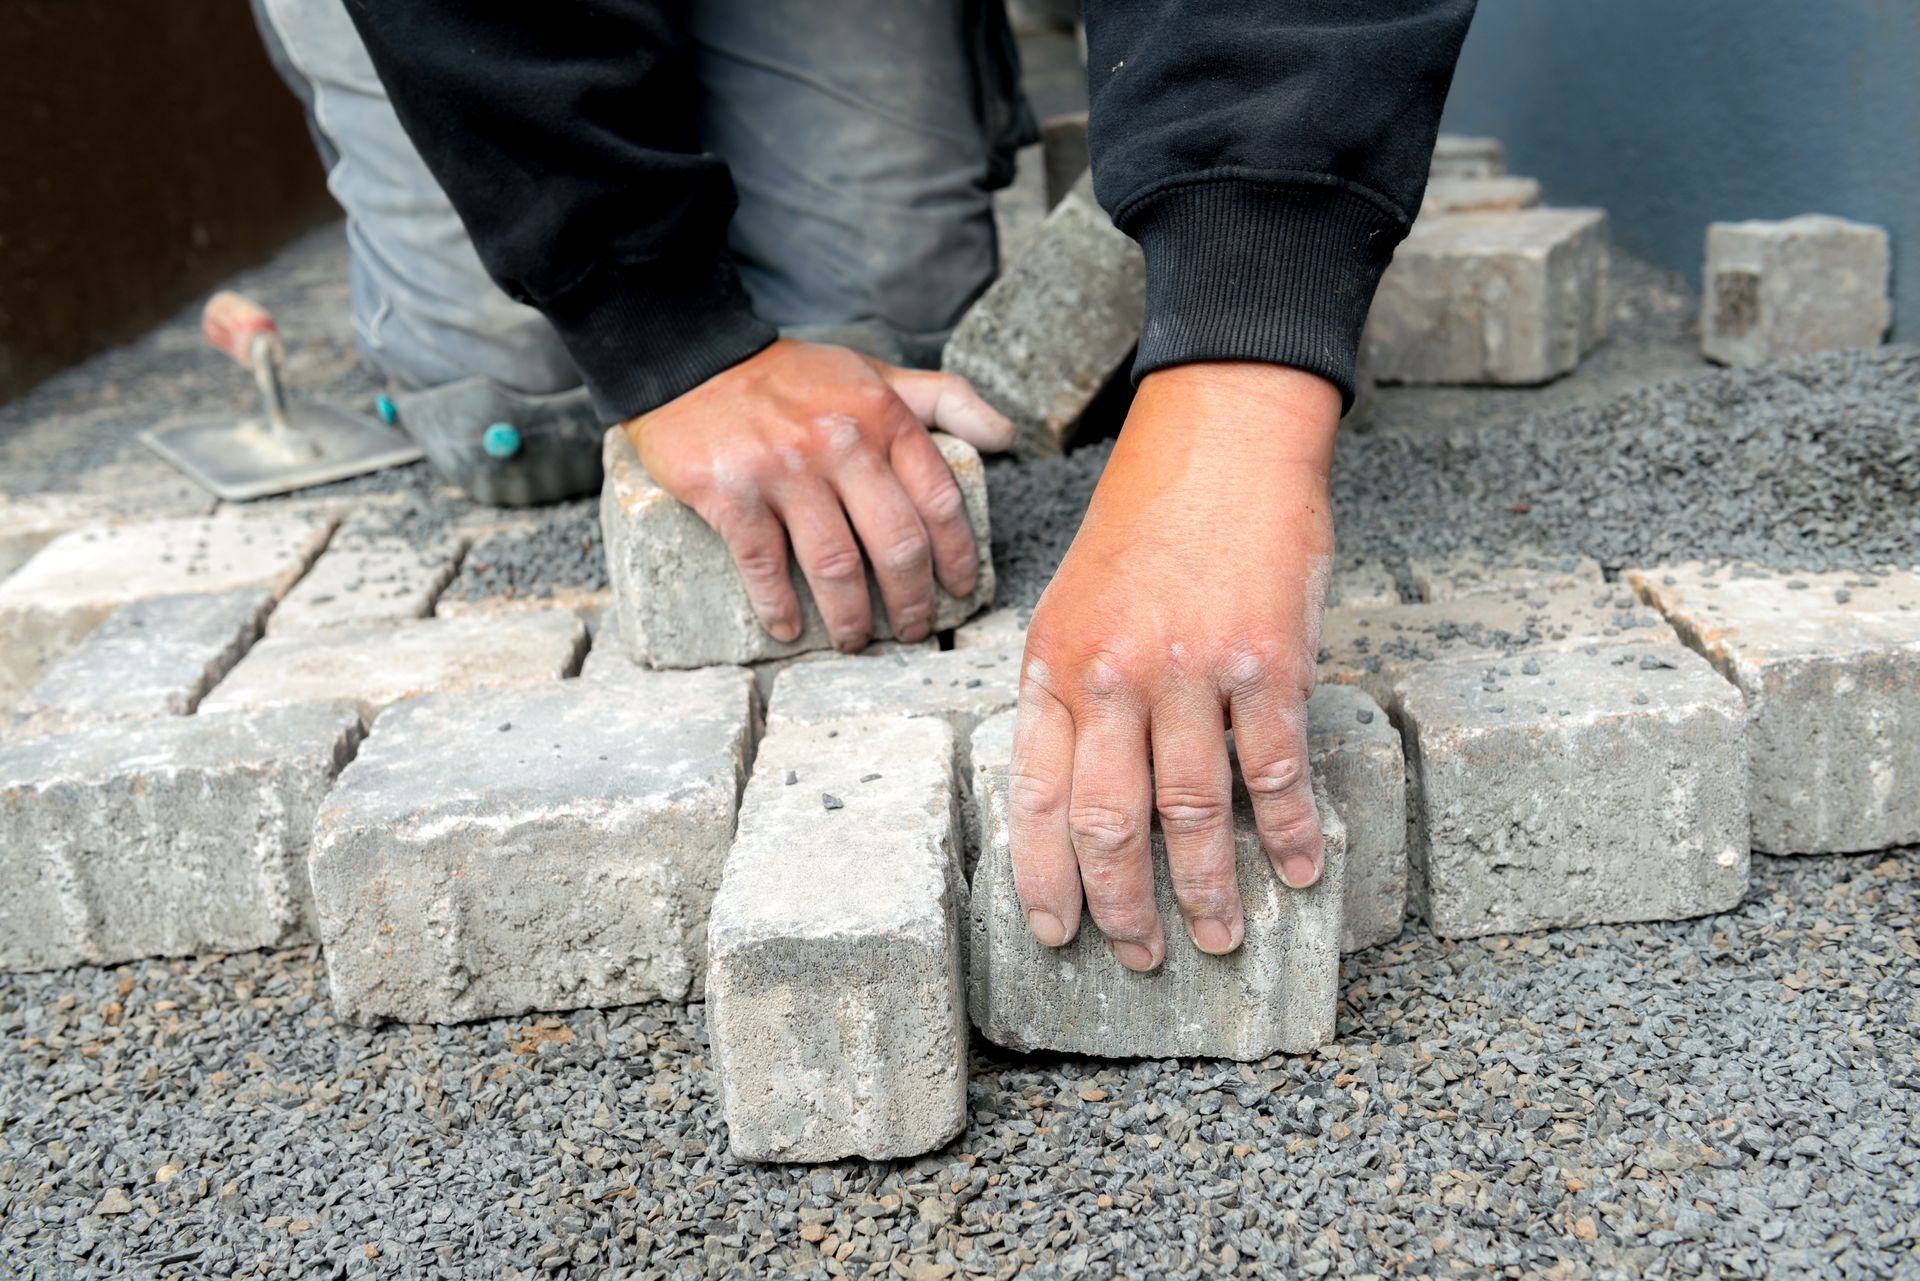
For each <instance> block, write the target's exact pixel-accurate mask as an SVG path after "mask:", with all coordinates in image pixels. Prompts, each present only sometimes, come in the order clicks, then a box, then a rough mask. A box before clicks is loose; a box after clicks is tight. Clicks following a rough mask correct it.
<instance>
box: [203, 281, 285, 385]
mask: <svg viewBox="0 0 1920 1281" xmlns="http://www.w3.org/2000/svg"><path fill="white" fill-rule="evenodd" d="M200 332H201V333H202V334H204V335H206V339H207V342H208V343H209V344H210V345H211V346H212V347H213V348H214V349H215V350H217V351H224V352H225V353H227V355H229V356H231V357H233V359H234V360H235V361H237V362H238V363H239V365H240V367H241V368H242V369H252V368H253V367H254V365H253V359H254V346H255V344H256V343H258V342H259V341H260V340H261V339H262V338H264V339H266V340H267V343H268V345H269V347H270V348H271V349H272V352H273V358H274V359H275V360H285V359H286V356H287V349H286V347H285V346H283V345H282V344H281V342H280V331H279V330H278V329H276V328H275V327H274V323H273V315H272V313H270V312H268V310H267V309H266V308H265V307H262V306H261V305H260V304H259V303H257V302H255V301H254V300H253V299H251V298H249V297H247V296H246V295H245V294H237V293H235V292H233V291H232V290H231V289H222V290H221V291H220V292H219V293H217V294H215V295H214V296H213V297H211V298H209V299H207V305H206V307H205V308H203V309H202V310H201V312H200Z"/></svg>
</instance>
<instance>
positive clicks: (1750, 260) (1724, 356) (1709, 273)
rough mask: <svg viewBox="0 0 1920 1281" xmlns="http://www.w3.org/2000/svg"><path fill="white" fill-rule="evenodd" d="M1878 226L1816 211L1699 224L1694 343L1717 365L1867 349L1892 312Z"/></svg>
mask: <svg viewBox="0 0 1920 1281" xmlns="http://www.w3.org/2000/svg"><path fill="white" fill-rule="evenodd" d="M1891 268H1892V256H1891V253H1890V251H1889V247H1888V242H1887V233H1886V232H1885V231H1884V230H1882V229H1881V228H1879V227H1875V226H1872V225H1870V224H1867V223H1862V222H1849V221H1847V220H1846V219H1844V218H1830V217H1827V216H1825V215H1823V214H1807V215H1805V216H1802V217H1799V218H1788V219H1785V220H1784V221H1780V222H1757V221H1756V222H1715V223H1709V224H1707V253H1706V264H1705V266H1704V267H1703V268H1702V272H1701V276H1702V281H1701V285H1702V295H1703V296H1702V298H1701V302H1700V350H1701V353H1702V354H1703V355H1705V356H1706V358H1707V359H1708V360H1714V361H1718V362H1720V363H1721V364H1723V365H1755V364H1758V363H1760V362H1761V361H1763V360H1771V359H1773V358H1774V357H1776V356H1788V355H1793V354H1795V353H1798V352H1811V351H1833V350H1837V349H1840V348H1845V347H1872V346H1874V345H1876V344H1877V343H1879V341H1880V340H1881V339H1882V338H1883V337H1885V335H1886V332H1887V324H1888V322H1889V320H1890V319H1891V317H1892V302H1891V300H1890V298H1889V295H1888V278H1889V274H1890V271H1891Z"/></svg>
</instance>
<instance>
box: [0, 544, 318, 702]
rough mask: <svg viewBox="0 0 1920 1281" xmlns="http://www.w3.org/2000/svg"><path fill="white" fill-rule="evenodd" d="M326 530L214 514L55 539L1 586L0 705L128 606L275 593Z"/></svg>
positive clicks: (307, 560)
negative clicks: (260, 590) (245, 590)
mask: <svg viewBox="0 0 1920 1281" xmlns="http://www.w3.org/2000/svg"><path fill="white" fill-rule="evenodd" d="M332 528H333V527H332V525H331V523H330V522H329V521H328V520H325V519H319V518H298V517H291V516H284V517H283V516H268V515H256V516H224V515H223V516H216V517H210V518H207V519H174V520H154V521H141V522H138V523H130V524H124V525H94V526H89V527H87V528H85V529H75V530H71V531H69V532H67V533H65V534H62V535H60V536H59V537H57V538H55V539H54V540H53V541H51V542H50V543H48V544H47V545H46V546H45V547H43V548H42V549H41V550H40V551H39V552H38V553H36V554H35V555H34V557H33V559H31V560H29V561H28V562H27V563H26V564H25V565H23V566H21V567H20V568H19V569H18V570H16V571H15V572H14V574H13V575H12V576H11V577H9V578H8V579H6V580H5V581H4V582H0V707H6V706H11V705H12V704H13V703H14V702H15V701H17V700H18V699H19V697H20V696H21V695H22V694H24V693H25V692H26V691H27V690H29V689H31V688H32V687H33V686H34V684H35V683H36V682H38V681H39V679H40V678H41V677H42V676H44V675H45V674H46V672H47V669H48V668H50V667H52V666H53V664H54V663H55V662H57V661H59V660H60V659H61V658H62V657H64V656H65V655H66V654H67V653H68V652H69V651H70V650H72V649H73V647H74V646H76V645H78V644H79V643H80V641H81V639H82V638H83V637H84V636H86V634H87V633H88V632H90V631H92V630H93V629H94V628H95V627H97V626H98V625H99V624H100V623H102V622H104V621H105V620H106V617H107V615H109V614H111V613H112V612H113V611H114V610H116V609H118V608H119V607H120V606H122V605H125V604H127V603H128V602H129V601H136V600H145V599H147V598H149V597H153V596H178V595H182V594H186V593H198V594H213V593H219V592H226V591H232V590H234V589H235V588H241V587H264V588H266V589H267V590H269V591H271V592H272V593H273V594H274V595H275V596H284V595H285V594H286V593H287V590H288V589H289V588H291V587H292V586H293V584H294V581H295V580H296V579H298V578H299V577H300V575H301V574H303V573H304V572H306V568H307V566H308V565H310V564H312V563H313V559H314V557H316V556H318V555H319V554H320V549H321V548H322V547H323V546H325V544H326V541H327V537H328V535H329V534H330V533H331V532H332Z"/></svg>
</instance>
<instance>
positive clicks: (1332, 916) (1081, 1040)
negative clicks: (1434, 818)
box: [967, 713, 1347, 1059]
mask: <svg viewBox="0 0 1920 1281" xmlns="http://www.w3.org/2000/svg"><path fill="white" fill-rule="evenodd" d="M1013 719H1014V718H1013V715H1012V714H1010V713H1009V714H1006V715H1002V716H997V717H995V718H993V719H992V720H989V721H987V722H985V723H983V724H982V725H981V726H980V727H979V728H978V729H977V730H975V731H974V734H973V750H972V755H973V773H974V778H973V785H974V791H975V793H976V795H977V796H978V798H979V803H978V807H977V813H978V818H977V820H976V821H977V822H978V824H979V827H978V829H977V835H976V840H977V841H978V843H979V846H980V858H979V863H978V865H977V866H976V867H975V869H974V873H973V889H972V896H971V908H970V916H971V923H970V940H969V950H968V961H967V966H968V1007H969V1009H970V1011H971V1013H972V1016H973V1021H974V1024H975V1025H976V1026H977V1027H979V1029H980V1030H981V1031H982V1032H984V1033H985V1034H986V1035H987V1037H988V1038H989V1039H991V1040H993V1041H996V1042H998V1043H999V1044H1001V1045H1005V1046H1009V1047H1011V1048H1013V1049H1019V1050H1057V1051H1064V1052H1066V1053H1070V1054H1097V1055H1101V1056H1103V1057H1117V1058H1133V1057H1140V1058H1168V1057H1173V1056H1176V1055H1178V1056H1188V1055H1194V1056H1201V1057H1206V1058H1229V1059H1261V1058H1265V1057H1266V1056H1267V1055H1269V1054H1274V1053H1289V1054H1298V1053H1304V1052H1306V1051H1308V1050H1311V1049H1313V1048H1314V1047H1316V1046H1319V1045H1323V1044H1325V1043H1326V1042H1327V1041H1328V1040H1330V1039H1331V1038H1332V1036H1333V1021H1334V1003H1335V999H1336V997H1337V992H1338V985H1339V976H1340V928H1341V910H1342V909H1341V900H1342V895H1343V893H1344V890H1345V867H1346V862H1347V858H1346V849H1347V832H1346V827H1345V825H1344V824H1343V823H1342V822H1341V820H1340V817H1339V815H1338V814H1337V813H1336V812H1335V811H1334V808H1333V805H1332V803H1331V802H1330V801H1329V800H1328V798H1327V796H1326V794H1325V792H1324V791H1323V790H1321V789H1320V788H1318V787H1316V788H1315V792H1314V795H1315V799H1316V800H1317V801H1318V802H1319V805H1320V822H1321V831H1322V833H1323V834H1324V836H1325V838H1326V846H1327V864H1326V873H1325V874H1324V875H1323V876H1322V877H1321V878H1320V880H1319V881H1318V882H1316V883H1315V884H1314V885H1313V886H1312V887H1311V888H1309V889H1306V890H1290V889H1288V888H1287V887H1286V886H1284V885H1282V884H1281V883H1280V878H1279V877H1278V876H1277V875H1275V873H1274V871H1273V864H1272V863H1271V862H1270V861H1269V860H1268V858H1267V855H1266V851H1265V849H1264V848H1263V847H1262V846H1261V844H1260V838H1259V834H1258V833H1257V832H1256V831H1255V829H1254V825H1253V814H1252V811H1251V809H1250V808H1249V807H1248V803H1247V800H1246V797H1245V795H1244V793H1242V794H1241V795H1240V796H1239V797H1238V798H1237V800H1236V812H1235V816H1234V845H1235V848H1236V851H1237V853H1238V858H1239V862H1238V876H1239V882H1240V897H1241V901H1242V902H1243V903H1244V904H1245V908H1246V941H1245V942H1244V943H1242V944H1241V946H1240V947H1239V949H1238V950H1237V951H1235V952H1233V953H1232V954H1231V955H1228V956H1210V955H1208V954H1207V953H1205V952H1202V951H1200V949H1199V948H1197V947H1195V946H1194V945H1193V940H1192V939H1191V938H1189V937H1188V935H1187V927H1186V922H1185V918H1184V917H1182V916H1181V914H1180V906H1179V903H1178V901H1177V900H1176V899H1175V898H1174V895H1173V884H1172V881H1171V880H1170V879H1169V876H1168V871H1167V854H1166V845H1165V842H1164V840H1163V838H1162V836H1161V834H1160V829H1159V824H1158V823H1157V822H1156V823H1155V825H1154V830H1153V840H1152V845H1153V849H1152V857H1153V861H1154V889H1155V894H1156V897H1157V899H1158V904H1159V909H1160V917H1161V922H1162V926H1163V928H1164V930H1165V933H1166V940H1167V951H1166V960H1165V962H1164V963H1163V964H1162V965H1161V967H1160V968H1159V969H1158V970H1156V971H1154V972H1153V973H1152V974H1136V973H1134V972H1133V971H1131V970H1129V969H1127V968H1125V967H1124V966H1122V965H1121V964H1120V962H1119V961H1117V960H1115V959H1114V957H1113V953H1112V952H1111V951H1110V950H1109V949H1108V947H1107V944H1106V942H1105V940H1104V939H1102V938H1101V936H1100V930H1099V927H1098V926H1097V925H1095V924H1094V923H1093V921H1092V920H1091V919H1090V918H1086V917H1083V918H1082V920H1081V924H1080V932H1079V933H1078V934H1077V935H1075V937H1074V939H1073V941H1072V942H1070V943H1068V944H1067V945H1066V946H1065V947H1061V948H1048V947H1043V946H1042V945H1041V944H1040V943H1038V942H1037V941H1035V939H1034V938H1033V936H1032V934H1031V933H1029V932H1028V930H1027V922H1026V913H1025V911H1024V910H1023V909H1022V907H1021V905H1020V899H1019V895H1018V894H1017V893H1016V892H1015V889H1014V882H1013V856H1012V850H1011V847H1010V845H1009V842H1008V826H1007V823H1008V814H1007V763H1008V761H1009V759H1010V758H1011V756H1012V742H1013Z"/></svg>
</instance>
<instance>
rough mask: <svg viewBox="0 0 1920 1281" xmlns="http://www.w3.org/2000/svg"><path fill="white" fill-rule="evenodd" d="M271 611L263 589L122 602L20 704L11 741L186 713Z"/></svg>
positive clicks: (248, 642) (256, 635) (268, 595)
mask: <svg viewBox="0 0 1920 1281" xmlns="http://www.w3.org/2000/svg"><path fill="white" fill-rule="evenodd" d="M272 608H273V593H272V592H271V591H268V590H267V589H266V588H264V587H242V588H238V589H236V590H234V591H230V592H221V593H219V594H218V595H213V596H199V595H191V596H155V597H152V598H150V599H147V600H139V601H134V602H133V603H132V604H130V605H122V606H121V607H120V608H119V609H117V610H115V611H114V612H113V613H112V615H110V616H109V617H108V618H107V621H106V622H104V623H102V624H100V626H98V627H96V628H94V629H93V631H92V632H91V633H90V634H88V636H87V638H86V639H85V640H83V641H81V642H80V645H79V647H78V648H77V649H75V650H74V651H73V652H72V653H70V654H68V655H67V656H66V657H65V658H63V659H61V660H60V661H59V662H58V663H56V664H54V666H53V669H52V670H51V671H49V672H48V673H47V674H46V676H44V677H43V678H42V679H41V681H40V683H39V684H38V685H36V686H34V687H33V689H32V690H31V691H30V692H29V693H28V694H27V696H26V697H25V698H23V699H22V700H20V704H19V706H17V707H16V708H15V709H14V721H15V724H14V733H13V737H16V738H19V737H25V736H28V735H31V734H38V733H50V732H53V731H56V730H62V729H71V728H75V727H77V726H81V725H86V724H89V723H91V722H94V721H112V720H133V719H140V718H145V717H150V716H185V715H187V714H188V713H189V712H191V711H193V709H194V708H195V707H198V706H199V705H200V700H201V699H202V698H203V697H205V696H206V693H207V691H208V690H209V689H211V688H212V687H213V686H214V684H215V683H216V682H217V681H219V679H220V678H221V677H222V676H225V675H226V674H227V672H228V670H230V669H231V668H232V667H233V665H234V664H235V663H237V662H239V661H240V656H241V655H242V654H244V653H246V652H247V647H248V646H249V645H252V644H253V642H254V641H255V640H257V639H258V638H259V636H260V627H261V623H262V621H263V620H264V619H265V618H266V617H267V611H268V610H270V609H272Z"/></svg>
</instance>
